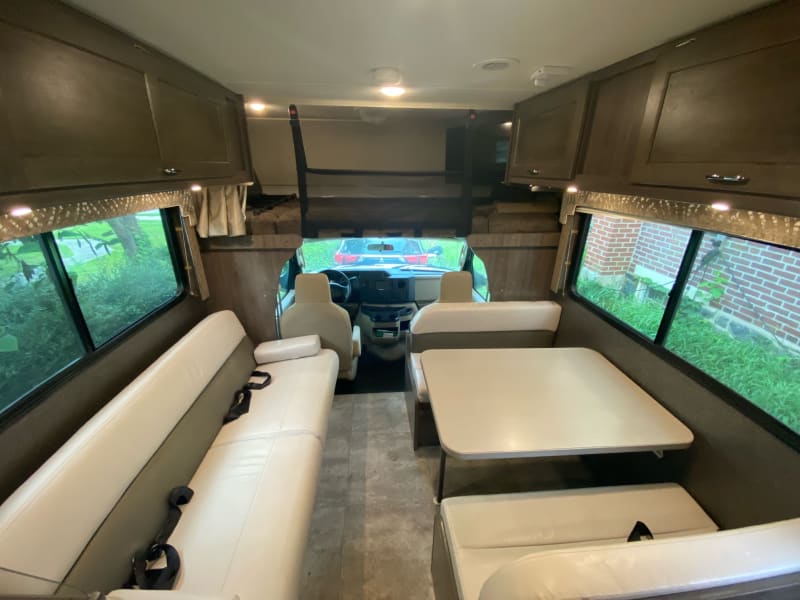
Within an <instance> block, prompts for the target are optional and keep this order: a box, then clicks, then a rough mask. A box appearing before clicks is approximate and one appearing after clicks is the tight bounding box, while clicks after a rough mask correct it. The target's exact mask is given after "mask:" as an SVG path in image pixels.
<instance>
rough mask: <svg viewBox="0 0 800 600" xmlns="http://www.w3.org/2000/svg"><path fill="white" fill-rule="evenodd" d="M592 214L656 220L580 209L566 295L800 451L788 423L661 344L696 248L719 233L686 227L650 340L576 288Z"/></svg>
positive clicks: (797, 435) (798, 437)
mask: <svg viewBox="0 0 800 600" xmlns="http://www.w3.org/2000/svg"><path fill="white" fill-rule="evenodd" d="M594 214H607V215H609V216H616V217H623V218H629V219H635V220H638V221H642V222H649V223H657V221H653V220H650V219H643V218H641V217H637V216H633V215H623V214H616V213H604V212H601V211H592V212H587V211H581V210H578V211H576V216H578V217H579V218H580V223H579V226H578V237H577V239H576V242H575V246H574V248H573V250H572V256H571V263H572V264H571V265H570V267H569V273H568V276H567V285H566V291H567V295H568V296H569V298H570V299H572V300H573V301H575V302H577V303H578V304H580V305H581V306H583V307H585V308H586V309H587V310H589V311H590V312H591V313H592V314H594V315H595V316H597V317H599V318H600V319H602V320H603V321H605V322H606V323H608V324H609V325H611V326H612V327H614V328H615V329H617V330H619V331H621V332H622V333H623V334H624V335H626V336H627V337H628V338H630V339H632V340H633V341H635V342H636V343H637V344H639V345H640V346H642V347H643V348H645V349H646V350H648V351H649V352H650V353H652V354H654V355H655V356H656V357H657V358H659V359H660V360H663V361H664V362H666V363H667V364H668V365H670V366H672V367H674V368H676V369H677V370H679V371H681V372H682V373H683V374H685V375H687V376H688V377H689V378H690V379H692V380H693V381H694V382H695V383H698V384H699V385H701V386H702V387H704V388H706V389H707V390H708V391H710V392H711V393H712V394H714V395H715V396H717V397H719V398H721V399H722V400H723V401H724V402H726V403H727V404H729V405H730V406H732V407H733V408H735V409H736V410H737V411H739V412H740V413H742V414H743V415H744V416H745V417H747V418H748V419H750V420H751V421H753V422H755V423H756V424H757V425H759V426H760V427H762V428H763V429H766V430H767V431H769V432H770V433H771V434H772V435H774V436H775V437H777V438H778V439H779V440H781V441H782V442H784V443H785V444H787V445H788V446H790V447H792V448H793V449H795V450H798V451H800V433H798V432H796V431H794V430H793V429H791V428H790V427H789V426H788V425H785V424H784V423H783V422H782V421H780V420H778V419H777V418H776V417H773V416H772V415H771V414H769V413H768V412H767V411H765V410H764V409H762V408H760V407H759V406H757V405H756V404H754V403H753V402H751V401H750V400H748V399H747V398H746V397H745V396H742V395H741V394H739V393H738V392H737V391H735V390H733V389H732V388H730V387H728V386H727V385H725V384H724V383H722V382H721V381H719V380H718V379H715V378H714V377H712V376H711V375H709V374H708V373H706V372H705V371H703V370H701V369H700V368H698V367H696V366H694V365H693V364H692V363H690V362H688V361H687V360H685V359H683V358H681V357H680V356H678V355H677V354H675V353H673V352H671V351H670V350H668V349H667V348H666V347H665V346H664V341H665V340H666V336H667V334H668V332H669V328H670V326H671V325H672V322H673V320H674V318H675V314H676V313H677V310H678V307H679V305H680V300H681V298H682V296H683V291H684V289H685V287H686V284H687V283H688V280H689V277H690V275H691V270H692V266H693V265H694V261H695V259H696V256H697V253H698V250H699V248H700V244H701V243H702V240H703V235H705V234H706V233H712V234H713V233H718V232H715V231H712V230H707V229H701V228H697V227H689V228H690V229H691V231H692V233H691V236H690V239H689V243H688V244H687V246H686V249H685V250H684V254H683V257H682V259H681V263H680V267H679V268H678V272H677V274H676V279H675V283H674V284H673V287H672V290H671V292H670V294H669V299H668V301H667V305H666V307H665V308H664V313H663V315H662V317H661V323H660V324H659V328H658V334H657V335H656V337H655V339H654V340H651V339H649V338H648V337H647V336H645V335H644V334H642V333H640V332H639V331H637V330H636V329H634V328H633V327H631V326H630V325H628V324H627V323H625V322H624V321H622V320H621V319H619V318H617V317H615V316H614V315H612V314H611V313H609V312H607V311H605V310H603V308H602V307H600V306H598V305H596V304H594V303H593V302H591V301H590V300H588V299H587V298H585V297H584V296H582V295H581V294H580V292H579V291H578V287H577V284H578V274H579V272H580V268H581V265H582V260H581V259H582V257H583V251H584V249H585V247H586V242H587V239H588V237H589V229H590V223H591V220H592V216H593V215H594ZM663 224H666V225H669V223H663ZM682 226H683V225H682ZM683 227H685V226H683ZM724 235H726V236H728V237H731V238H737V239H740V240H745V241H750V242H756V243H760V244H768V245H769V246H771V247H775V248H783V249H786V250H792V251H795V252H797V251H799V249H797V248H791V247H789V246H784V245H781V244H773V243H769V242H763V241H761V240H752V239H748V238H746V237H743V236H738V235H732V234H728V233H725V234H724Z"/></svg>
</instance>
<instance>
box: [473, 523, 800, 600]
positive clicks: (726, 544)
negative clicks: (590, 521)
mask: <svg viewBox="0 0 800 600" xmlns="http://www.w3.org/2000/svg"><path fill="white" fill-rule="evenodd" d="M798 571H800V519H791V520H788V521H779V522H776V523H767V524H765V525H756V526H754V527H744V528H742V529H731V530H728V531H720V532H716V533H704V534H698V535H690V536H685V537H676V538H662V539H658V538H656V539H655V540H651V541H644V542H634V543H627V544H625V543H623V544H614V545H609V546H589V547H586V548H578V549H568V550H554V551H550V552H538V553H535V554H530V555H528V556H526V557H524V558H521V559H519V560H517V561H515V562H513V563H511V564H509V565H506V566H505V567H502V568H501V569H498V570H497V571H496V572H495V573H494V575H492V576H491V577H490V578H489V579H488V580H487V581H486V583H485V584H484V585H483V589H482V590H481V594H480V598H481V600H501V599H502V600H522V599H523V598H524V599H525V600H531V599H534V598H620V599H622V598H642V597H651V596H658V595H663V594H669V593H678V592H686V591H691V590H700V589H707V588H714V587H721V586H727V585H731V584H736V583H741V582H746V581H753V580H759V579H766V578H770V577H776V576H780V575H785V574H787V573H795V572H798ZM725 597H728V596H725ZM786 597H787V598H788V597H789V596H786Z"/></svg>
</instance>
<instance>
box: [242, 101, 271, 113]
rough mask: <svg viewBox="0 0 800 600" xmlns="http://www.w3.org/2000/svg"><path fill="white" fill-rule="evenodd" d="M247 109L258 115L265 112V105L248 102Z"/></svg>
mask: <svg viewBox="0 0 800 600" xmlns="http://www.w3.org/2000/svg"><path fill="white" fill-rule="evenodd" d="M247 108H249V109H250V110H252V111H253V112H257V113H260V112H264V111H265V110H267V105H266V104H264V103H263V102H257V101H256V102H248V103H247Z"/></svg>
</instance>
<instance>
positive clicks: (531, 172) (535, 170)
mask: <svg viewBox="0 0 800 600" xmlns="http://www.w3.org/2000/svg"><path fill="white" fill-rule="evenodd" d="M528 173H530V174H531V175H538V174H539V169H528Z"/></svg>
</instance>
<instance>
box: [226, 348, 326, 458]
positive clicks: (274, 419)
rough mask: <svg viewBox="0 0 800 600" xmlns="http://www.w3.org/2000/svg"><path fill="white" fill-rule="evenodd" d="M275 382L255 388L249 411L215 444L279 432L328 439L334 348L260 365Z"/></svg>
mask: <svg viewBox="0 0 800 600" xmlns="http://www.w3.org/2000/svg"><path fill="white" fill-rule="evenodd" d="M257 369H258V370H261V371H267V372H269V374H270V375H272V383H270V385H268V386H267V387H266V388H264V389H263V390H253V392H252V398H251V400H250V412H249V413H247V414H246V415H244V416H243V417H241V418H240V419H237V420H236V421H233V422H231V423H228V424H227V425H226V426H225V427H223V428H222V429H221V430H220V432H219V435H218V436H217V439H216V440H215V441H214V444H213V446H219V445H222V444H229V443H231V442H234V441H242V440H247V439H252V438H258V437H265V436H269V435H274V434H276V433H309V434H311V435H313V436H315V437H316V438H318V439H319V440H320V441H321V442H324V441H325V432H326V431H327V428H328V415H329V414H330V410H331V403H332V402H333V391H334V388H335V386H336V376H337V374H338V371H339V359H338V356H337V354H336V352H334V351H333V350H320V351H319V353H318V354H317V355H316V356H310V357H307V358H300V359H297V360H285V361H281V362H275V363H270V364H267V365H258V367H257Z"/></svg>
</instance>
